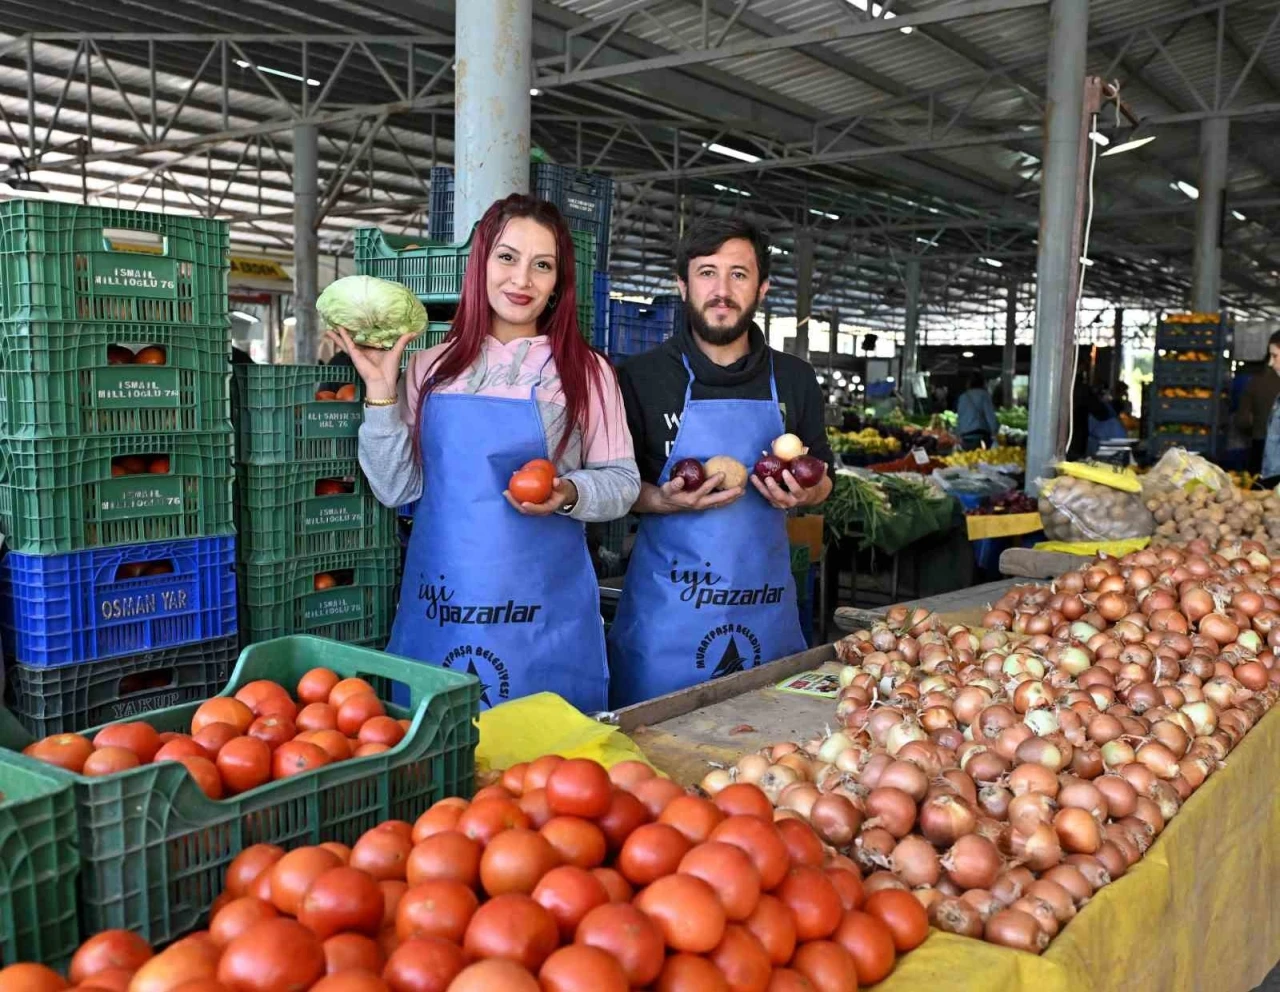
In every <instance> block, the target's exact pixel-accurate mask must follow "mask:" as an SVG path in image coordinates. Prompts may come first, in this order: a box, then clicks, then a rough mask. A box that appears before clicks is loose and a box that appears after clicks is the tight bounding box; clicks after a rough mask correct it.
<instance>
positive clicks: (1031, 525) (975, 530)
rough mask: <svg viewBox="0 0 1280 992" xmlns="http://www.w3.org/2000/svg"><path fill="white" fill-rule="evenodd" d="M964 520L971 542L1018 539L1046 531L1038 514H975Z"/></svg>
mask: <svg viewBox="0 0 1280 992" xmlns="http://www.w3.org/2000/svg"><path fill="white" fill-rule="evenodd" d="M964 520H965V525H966V526H967V527H968V528H969V540H970V541H983V540H986V539H987V538H988V537H1017V536H1019V535H1020V534H1034V533H1035V532H1036V531H1038V530H1044V524H1043V523H1042V522H1041V520H1040V514H1038V513H998V514H996V513H990V514H975V515H973V516H967V517H965V518H964Z"/></svg>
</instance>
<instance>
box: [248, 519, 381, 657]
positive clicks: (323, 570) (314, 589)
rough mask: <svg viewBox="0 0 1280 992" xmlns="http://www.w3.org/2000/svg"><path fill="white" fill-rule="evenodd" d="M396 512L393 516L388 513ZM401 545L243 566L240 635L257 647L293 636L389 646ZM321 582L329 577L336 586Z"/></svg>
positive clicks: (326, 581)
mask: <svg viewBox="0 0 1280 992" xmlns="http://www.w3.org/2000/svg"><path fill="white" fill-rule="evenodd" d="M388 512H393V511H388ZM400 562H401V553H400V547H399V544H398V542H396V543H395V544H394V545H393V546H392V547H388V548H380V549H377V550H373V551H345V552H336V553H333V554H324V555H315V556H313V557H310V558H292V559H290V560H288V561H280V562H270V563H263V564H256V563H248V564H242V565H241V566H240V568H239V575H238V582H237V589H238V591H239V595H240V635H241V638H242V641H243V643H245V644H253V643H256V642H258V641H266V640H271V639H272V638H275V637H284V636H286V635H289V634H312V635H315V636H319V637H332V638H333V639H334V640H337V641H342V642H343V643H344V644H351V643H357V642H361V643H363V642H368V641H373V640H376V639H378V638H381V639H382V641H383V643H386V639H387V637H388V636H389V635H390V633H391V621H392V620H393V619H395V613H396V603H397V601H398V594H399V591H400ZM321 576H330V577H331V578H332V579H333V582H334V584H333V585H331V586H330V585H329V584H328V580H323V579H320V577H321Z"/></svg>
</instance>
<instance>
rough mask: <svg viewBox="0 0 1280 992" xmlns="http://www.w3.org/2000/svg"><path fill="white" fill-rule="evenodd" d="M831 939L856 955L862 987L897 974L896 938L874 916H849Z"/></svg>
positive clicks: (866, 914)
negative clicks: (890, 973)
mask: <svg viewBox="0 0 1280 992" xmlns="http://www.w3.org/2000/svg"><path fill="white" fill-rule="evenodd" d="M912 898H915V897H914V896H913V897H912ZM831 939H832V940H834V941H835V942H836V943H837V944H839V945H840V946H841V947H843V948H844V949H845V950H846V951H848V952H849V954H850V955H852V957H853V964H854V967H855V968H856V969H857V971H858V984H859V985H874V984H875V983H876V982H878V981H880V980H881V979H883V978H884V977H885V976H886V975H888V974H889V972H891V971H893V964H894V961H895V960H896V958H897V949H896V948H895V947H894V944H893V934H892V933H890V932H889V928H888V927H887V926H885V925H884V924H883V923H881V922H880V920H879V919H878V918H876V917H874V916H872V915H871V914H870V913H863V912H859V911H857V910H855V911H853V912H849V913H845V914H844V919H843V920H841V921H840V926H839V927H837V928H836V932H835V933H834V934H833V935H832V938H831Z"/></svg>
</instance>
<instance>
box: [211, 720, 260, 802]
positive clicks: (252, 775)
mask: <svg viewBox="0 0 1280 992" xmlns="http://www.w3.org/2000/svg"><path fill="white" fill-rule="evenodd" d="M241 705H242V706H243V705H244V704H243V703H242V704H241ZM217 765H218V773H219V774H220V775H222V782H223V784H224V785H225V786H226V788H227V792H228V793H229V794H231V795H235V794H236V793H238V792H248V791H249V790H250V789H256V788H257V787H258V786H260V785H262V784H264V783H265V782H267V781H268V780H269V779H270V778H271V748H269V747H267V745H266V744H265V743H264V742H262V741H260V740H258V738H256V737H237V738H235V739H234V740H230V741H227V743H226V744H224V745H223V746H222V750H220V751H219V752H218V758H217Z"/></svg>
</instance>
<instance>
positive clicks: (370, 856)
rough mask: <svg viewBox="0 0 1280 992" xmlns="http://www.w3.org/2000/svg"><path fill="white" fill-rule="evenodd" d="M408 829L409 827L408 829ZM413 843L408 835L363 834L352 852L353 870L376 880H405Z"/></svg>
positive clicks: (391, 831)
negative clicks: (364, 873)
mask: <svg viewBox="0 0 1280 992" xmlns="http://www.w3.org/2000/svg"><path fill="white" fill-rule="evenodd" d="M407 826H408V825H407V824H406V827H407ZM412 851H413V841H412V840H411V839H410V838H409V836H408V834H407V832H402V831H400V830H380V829H378V828H377V827H375V828H374V829H373V830H370V831H368V832H366V833H365V834H363V835H362V836H361V837H360V839H359V840H358V841H356V844H355V847H353V848H352V849H351V860H350V864H351V867H352V868H359V869H360V870H361V871H366V872H368V873H369V874H370V875H372V876H373V877H374V878H375V879H378V880H379V881H381V880H382V879H400V880H403V879H404V878H405V870H406V867H407V865H408V862H409V855H410V854H411V853H412Z"/></svg>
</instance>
